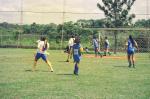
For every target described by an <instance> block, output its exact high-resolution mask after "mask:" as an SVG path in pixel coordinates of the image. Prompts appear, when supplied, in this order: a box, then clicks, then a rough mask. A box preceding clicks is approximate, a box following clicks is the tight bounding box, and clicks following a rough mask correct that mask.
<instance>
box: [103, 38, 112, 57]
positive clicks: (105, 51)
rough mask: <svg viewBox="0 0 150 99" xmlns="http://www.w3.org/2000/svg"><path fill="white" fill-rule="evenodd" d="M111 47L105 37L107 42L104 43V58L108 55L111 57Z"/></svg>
mask: <svg viewBox="0 0 150 99" xmlns="http://www.w3.org/2000/svg"><path fill="white" fill-rule="evenodd" d="M109 47H110V44H109V41H108V38H107V37H105V41H104V56H106V54H107V53H108V54H109V55H111V53H110V52H109Z"/></svg>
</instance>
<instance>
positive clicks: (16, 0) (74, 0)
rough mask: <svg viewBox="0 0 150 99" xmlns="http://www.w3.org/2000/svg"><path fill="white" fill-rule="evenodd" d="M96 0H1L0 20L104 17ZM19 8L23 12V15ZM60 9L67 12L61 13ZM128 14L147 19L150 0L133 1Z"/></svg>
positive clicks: (25, 21)
mask: <svg viewBox="0 0 150 99" xmlns="http://www.w3.org/2000/svg"><path fill="white" fill-rule="evenodd" d="M97 3H101V0H22V2H21V0H0V22H9V23H17V24H20V23H23V24H31V23H33V22H36V23H37V24H49V23H56V24H61V23H63V22H67V21H74V22H75V21H77V20H79V19H101V18H104V14H103V12H102V11H101V10H99V9H98V7H97V6H96V5H97ZM21 4H22V6H21ZM21 9H22V11H24V12H23V13H22V14H21V12H20V11H21ZM63 11H64V12H66V13H65V14H63V13H62V12H63ZM67 12H68V13H67ZM130 13H134V14H136V18H135V19H134V21H136V20H138V19H148V18H150V0H136V1H135V3H134V5H133V6H132V9H131V11H130Z"/></svg>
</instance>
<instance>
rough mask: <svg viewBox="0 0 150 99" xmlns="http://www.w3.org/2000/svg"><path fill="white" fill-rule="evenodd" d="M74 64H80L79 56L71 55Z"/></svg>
mask: <svg viewBox="0 0 150 99" xmlns="http://www.w3.org/2000/svg"><path fill="white" fill-rule="evenodd" d="M73 59H74V62H80V59H81V56H79V55H73Z"/></svg>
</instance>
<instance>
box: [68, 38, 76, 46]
mask: <svg viewBox="0 0 150 99" xmlns="http://www.w3.org/2000/svg"><path fill="white" fill-rule="evenodd" d="M74 40H75V38H70V39H69V42H68V45H69V46H73V45H74Z"/></svg>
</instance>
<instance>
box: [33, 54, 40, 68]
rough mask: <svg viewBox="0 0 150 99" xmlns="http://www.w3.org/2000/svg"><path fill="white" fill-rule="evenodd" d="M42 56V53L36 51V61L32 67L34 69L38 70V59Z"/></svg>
mask: <svg viewBox="0 0 150 99" xmlns="http://www.w3.org/2000/svg"><path fill="white" fill-rule="evenodd" d="M40 57H41V54H40V53H36V55H35V59H34V63H33V67H32V71H35V70H36V65H37V61H38V59H39V58H40Z"/></svg>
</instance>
